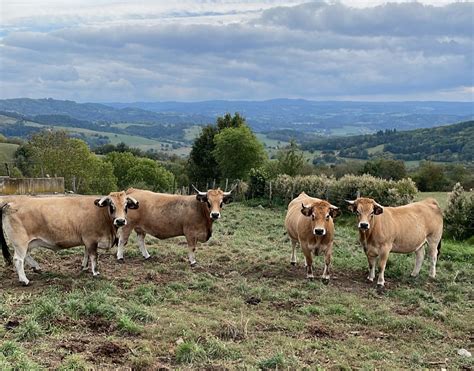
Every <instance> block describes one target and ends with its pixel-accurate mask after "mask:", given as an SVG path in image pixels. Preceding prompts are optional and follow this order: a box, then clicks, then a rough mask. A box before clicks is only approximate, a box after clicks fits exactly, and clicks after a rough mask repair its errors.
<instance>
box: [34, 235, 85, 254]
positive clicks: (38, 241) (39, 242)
mask: <svg viewBox="0 0 474 371" xmlns="http://www.w3.org/2000/svg"><path fill="white" fill-rule="evenodd" d="M81 244H82V242H81V241H77V240H62V241H52V240H50V239H47V238H41V237H38V238H35V239H33V240H31V241H30V243H29V244H28V247H30V248H35V247H44V248H47V249H50V250H54V251H59V250H63V249H69V248H71V247H76V246H79V245H81Z"/></svg>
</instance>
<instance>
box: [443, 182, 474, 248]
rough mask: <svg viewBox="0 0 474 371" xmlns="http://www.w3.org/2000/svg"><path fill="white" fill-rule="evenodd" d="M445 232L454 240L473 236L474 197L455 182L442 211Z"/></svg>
mask: <svg viewBox="0 0 474 371" xmlns="http://www.w3.org/2000/svg"><path fill="white" fill-rule="evenodd" d="M444 222H445V231H446V234H447V235H448V236H450V237H452V238H454V239H456V240H464V239H468V238H470V237H472V236H474V197H473V195H472V194H469V193H467V192H464V189H463V187H462V186H461V184H459V183H456V185H455V186H454V188H453V191H452V192H451V193H450V195H449V198H448V206H447V207H446V210H445V212H444Z"/></svg>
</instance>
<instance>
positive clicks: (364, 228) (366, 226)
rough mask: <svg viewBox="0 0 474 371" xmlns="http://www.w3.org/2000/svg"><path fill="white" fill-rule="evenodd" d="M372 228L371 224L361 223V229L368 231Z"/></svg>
mask: <svg viewBox="0 0 474 371" xmlns="http://www.w3.org/2000/svg"><path fill="white" fill-rule="evenodd" d="M369 228H370V225H369V223H359V229H363V230H365V231H366V230H367V229H369Z"/></svg>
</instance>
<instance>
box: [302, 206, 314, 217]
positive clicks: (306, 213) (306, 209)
mask: <svg viewBox="0 0 474 371" xmlns="http://www.w3.org/2000/svg"><path fill="white" fill-rule="evenodd" d="M301 214H303V215H304V216H311V215H312V214H313V208H312V207H311V206H305V204H301Z"/></svg>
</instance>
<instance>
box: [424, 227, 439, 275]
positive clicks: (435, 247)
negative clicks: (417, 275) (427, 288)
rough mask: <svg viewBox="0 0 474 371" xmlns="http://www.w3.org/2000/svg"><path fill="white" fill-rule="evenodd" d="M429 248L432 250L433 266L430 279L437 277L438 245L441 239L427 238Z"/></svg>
mask: <svg viewBox="0 0 474 371" xmlns="http://www.w3.org/2000/svg"><path fill="white" fill-rule="evenodd" d="M427 241H428V246H429V249H430V258H431V266H430V277H431V278H435V277H436V262H437V261H438V244H439V243H440V241H441V236H440V237H429V238H427Z"/></svg>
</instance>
